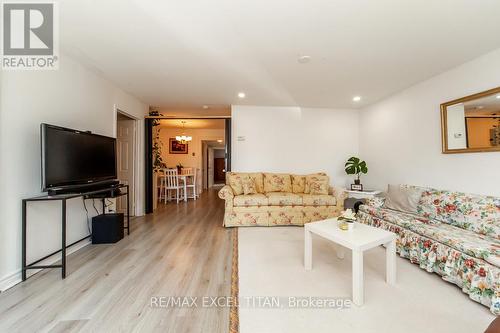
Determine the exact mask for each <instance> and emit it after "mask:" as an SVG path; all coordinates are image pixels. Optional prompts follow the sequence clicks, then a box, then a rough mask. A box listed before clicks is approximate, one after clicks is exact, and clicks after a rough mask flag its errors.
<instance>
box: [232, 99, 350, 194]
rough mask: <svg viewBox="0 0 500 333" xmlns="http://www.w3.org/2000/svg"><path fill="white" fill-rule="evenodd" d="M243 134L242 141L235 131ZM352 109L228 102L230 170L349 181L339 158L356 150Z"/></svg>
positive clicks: (338, 182) (343, 183)
mask: <svg viewBox="0 0 500 333" xmlns="http://www.w3.org/2000/svg"><path fill="white" fill-rule="evenodd" d="M239 136H244V137H245V141H239V140H238V137H239ZM358 137H359V135H358V111H356V110H333V109H310V108H299V107H260V106H259V107H258V106H240V105H233V106H232V170H233V171H264V172H266V171H267V172H286V173H297V174H307V173H312V172H318V171H325V172H326V173H328V175H329V176H330V182H331V183H332V184H335V185H341V186H346V185H347V184H350V183H351V182H352V177H349V176H348V175H346V174H345V172H344V163H345V161H346V160H347V159H348V158H349V157H350V156H356V155H357V154H358Z"/></svg>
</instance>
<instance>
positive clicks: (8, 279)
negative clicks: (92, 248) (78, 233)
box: [0, 239, 92, 292]
mask: <svg viewBox="0 0 500 333" xmlns="http://www.w3.org/2000/svg"><path fill="white" fill-rule="evenodd" d="M89 244H92V242H91V240H90V239H86V240H84V241H81V242H79V243H77V244H75V245H73V246H71V247H69V248H68V249H66V256H67V255H69V254H71V253H74V252H76V251H78V250H80V249H81V248H83V247H85V246H87V245H89ZM59 260H61V254H60V253H57V254H54V255H53V256H52V257H50V258H47V259H45V260H43V261H41V262H39V264H40V265H52V264H54V263H56V262H58V261H59ZM40 271H41V269H30V270H29V274H30V276H31V275H33V274H36V273H38V272H40ZM20 282H22V278H21V270H18V271H16V272H14V273H11V274H9V275H6V276H4V277H2V278H1V279H0V292H4V291H5V290H7V289H10V288H12V287H14V286H15V285H16V284H18V283H20Z"/></svg>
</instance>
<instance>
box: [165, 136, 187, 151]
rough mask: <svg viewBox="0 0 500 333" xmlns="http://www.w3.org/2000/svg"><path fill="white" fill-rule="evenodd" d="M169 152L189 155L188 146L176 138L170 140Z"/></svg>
mask: <svg viewBox="0 0 500 333" xmlns="http://www.w3.org/2000/svg"><path fill="white" fill-rule="evenodd" d="M168 152H169V153H170V154H187V153H188V144H187V143H181V142H179V141H177V140H176V139H175V138H170V139H169V144H168Z"/></svg>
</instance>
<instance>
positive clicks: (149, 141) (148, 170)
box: [115, 116, 232, 214]
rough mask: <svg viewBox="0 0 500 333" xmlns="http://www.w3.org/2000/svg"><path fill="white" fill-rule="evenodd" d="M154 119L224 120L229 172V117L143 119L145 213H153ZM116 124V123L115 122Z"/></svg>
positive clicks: (157, 117)
mask: <svg viewBox="0 0 500 333" xmlns="http://www.w3.org/2000/svg"><path fill="white" fill-rule="evenodd" d="M155 119H160V120H161V119H187V120H190V119H223V120H224V135H225V138H224V141H225V151H226V172H229V171H231V133H232V131H231V126H232V123H231V116H207V117H202V116H186V117H183V116H146V117H145V119H144V137H145V144H146V147H145V149H144V153H145V155H144V157H145V158H144V160H145V161H144V167H145V170H144V173H145V188H144V191H145V195H144V199H145V206H144V207H145V212H146V214H150V213H153V191H154V190H156V189H154V188H153V120H155ZM115 123H116V121H115Z"/></svg>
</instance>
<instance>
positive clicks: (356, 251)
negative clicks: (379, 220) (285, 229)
mask: <svg viewBox="0 0 500 333" xmlns="http://www.w3.org/2000/svg"><path fill="white" fill-rule="evenodd" d="M312 234H316V235H319V236H321V237H323V238H326V239H328V240H330V241H332V242H334V243H336V244H337V256H338V257H339V258H341V259H343V258H344V248H348V249H351V250H352V301H353V303H354V304H356V305H358V306H361V305H363V302H364V286H363V280H364V278H363V251H366V250H369V249H372V248H374V247H376V246H379V245H385V251H386V282H387V283H388V284H394V283H396V234H394V233H392V232H389V231H386V230H382V229H378V228H374V227H370V226H368V225H365V224H362V223H356V225H355V226H354V229H353V230H351V231H344V230H340V229H339V227H338V225H337V219H335V218H334V219H328V220H323V221H318V222H312V223H307V224H306V225H304V266H305V269H306V270H310V269H311V268H312Z"/></svg>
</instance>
